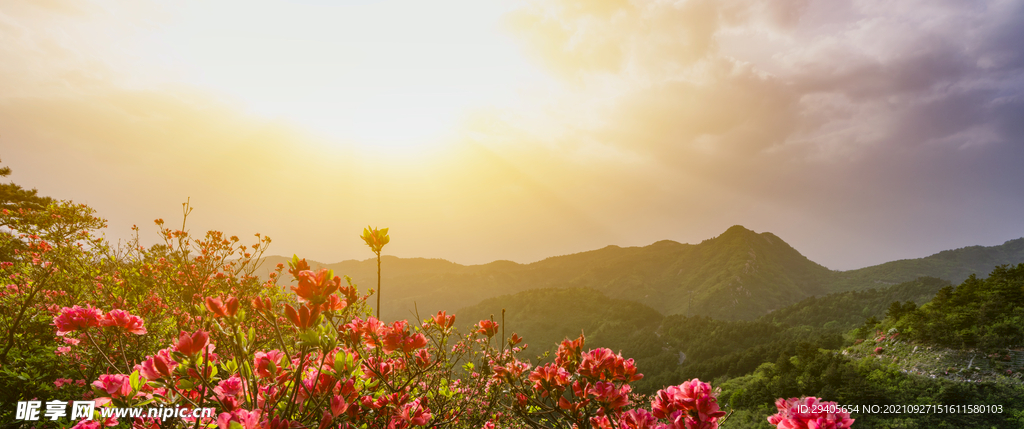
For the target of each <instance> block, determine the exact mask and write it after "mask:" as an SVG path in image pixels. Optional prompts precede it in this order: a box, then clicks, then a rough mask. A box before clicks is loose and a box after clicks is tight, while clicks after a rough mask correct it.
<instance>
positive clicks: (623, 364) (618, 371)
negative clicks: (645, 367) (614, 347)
mask: <svg viewBox="0 0 1024 429" xmlns="http://www.w3.org/2000/svg"><path fill="white" fill-rule="evenodd" d="M578 371H579V373H580V375H582V376H584V377H590V378H592V379H594V380H605V381H625V382H627V383H629V382H633V381H636V380H639V379H641V378H643V377H644V376H643V374H637V373H636V365H635V364H634V363H633V359H623V358H622V355H620V354H615V353H612V351H611V350H610V349H606V348H599V349H594V350H591V351H589V352H587V353H586V354H584V355H583V356H582V360H581V362H580V365H579V368H578Z"/></svg>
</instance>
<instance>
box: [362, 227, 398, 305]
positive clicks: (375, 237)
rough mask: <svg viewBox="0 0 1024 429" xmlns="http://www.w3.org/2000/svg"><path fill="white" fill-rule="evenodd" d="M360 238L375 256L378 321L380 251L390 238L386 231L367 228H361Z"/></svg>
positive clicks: (385, 229)
mask: <svg viewBox="0 0 1024 429" xmlns="http://www.w3.org/2000/svg"><path fill="white" fill-rule="evenodd" d="M359 238H362V239H363V241H364V242H366V245H367V246H370V250H372V251H373V253H375V254H376V255H377V320H380V251H381V249H383V248H384V245H385V244H388V242H390V241H391V237H388V229H387V228H383V229H377V228H373V229H370V227H369V226H367V227H366V228H363V235H362V236H361V237H359Z"/></svg>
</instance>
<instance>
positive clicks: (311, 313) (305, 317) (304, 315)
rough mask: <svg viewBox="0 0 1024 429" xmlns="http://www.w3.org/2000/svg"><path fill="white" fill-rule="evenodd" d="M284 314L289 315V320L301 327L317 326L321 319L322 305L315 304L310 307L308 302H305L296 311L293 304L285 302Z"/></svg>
mask: <svg viewBox="0 0 1024 429" xmlns="http://www.w3.org/2000/svg"><path fill="white" fill-rule="evenodd" d="M284 314H285V316H288V320H289V321H291V322H292V324H293V325H295V326H296V327H298V328H299V329H307V328H310V327H313V326H316V325H317V324H318V322H319V319H320V306H319V305H313V308H312V309H310V308H309V305H308V304H303V305H302V306H301V307H299V310H298V311H296V310H295V309H294V308H292V306H291V305H288V304H285V306H284Z"/></svg>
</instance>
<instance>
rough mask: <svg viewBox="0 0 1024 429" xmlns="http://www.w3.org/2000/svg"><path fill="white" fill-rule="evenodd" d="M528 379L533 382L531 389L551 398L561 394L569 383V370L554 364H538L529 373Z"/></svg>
mask: <svg viewBox="0 0 1024 429" xmlns="http://www.w3.org/2000/svg"><path fill="white" fill-rule="evenodd" d="M530 381H532V382H533V390H536V391H538V392H540V394H541V396H545V397H546V396H548V395H549V394H550V393H554V394H553V395H551V396H552V397H553V398H554V397H558V396H560V395H561V392H562V390H563V389H565V386H566V385H567V384H569V372H568V371H566V370H565V368H562V367H560V366H557V365H555V364H548V365H545V366H539V367H537V369H534V370H533V372H531V373H530Z"/></svg>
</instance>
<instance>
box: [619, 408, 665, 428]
mask: <svg viewBox="0 0 1024 429" xmlns="http://www.w3.org/2000/svg"><path fill="white" fill-rule="evenodd" d="M657 426H658V419H657V418H655V417H654V416H653V415H651V413H650V412H649V411H647V410H644V409H633V410H629V411H626V412H625V413H622V417H620V418H619V427H620V428H622V429H654V428H656V427H657Z"/></svg>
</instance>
